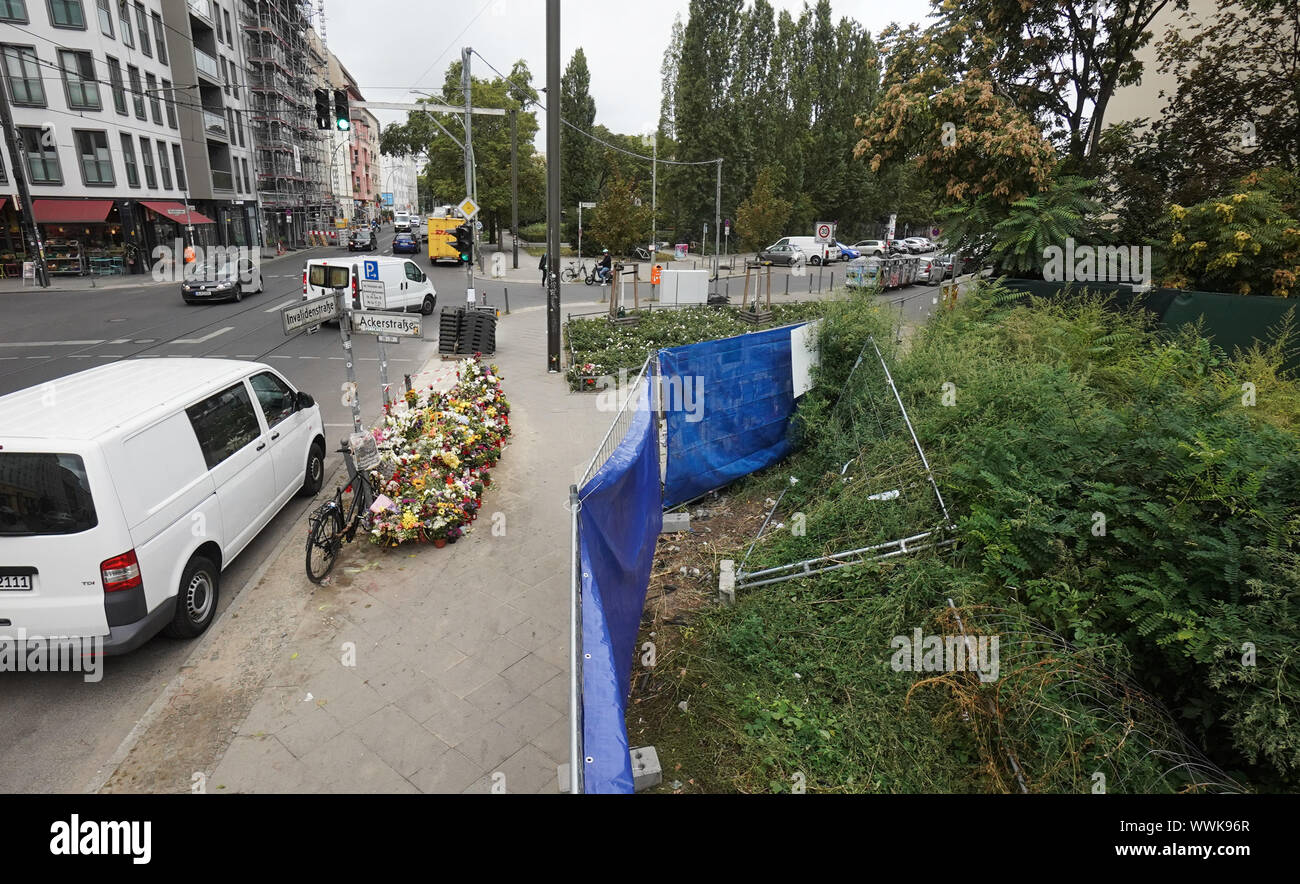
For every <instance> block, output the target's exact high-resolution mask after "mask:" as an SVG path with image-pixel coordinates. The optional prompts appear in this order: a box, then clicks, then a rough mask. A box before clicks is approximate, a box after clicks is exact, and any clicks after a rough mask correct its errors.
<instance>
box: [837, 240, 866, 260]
mask: <svg viewBox="0 0 1300 884" xmlns="http://www.w3.org/2000/svg"><path fill="white" fill-rule="evenodd" d="M835 245H836V247H838V248H839V250H840V258H841V259H843V260H845V261H852V260H854V259H855V258H861V257H862V253H861V252H859V251H858V250H857V249H855V248H853V247H852V246H846V245H845V244H844V243H842V242H836V243H835Z"/></svg>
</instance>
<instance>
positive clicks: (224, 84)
mask: <svg viewBox="0 0 1300 884" xmlns="http://www.w3.org/2000/svg"><path fill="white" fill-rule="evenodd" d="M221 88H222V89H225V90H226V94H227V95H229V94H230V69H229V68H228V67H226V57H225V56H224V55H223V56H221Z"/></svg>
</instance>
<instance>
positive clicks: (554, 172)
mask: <svg viewBox="0 0 1300 884" xmlns="http://www.w3.org/2000/svg"><path fill="white" fill-rule="evenodd" d="M560 104H561V101H560V0H546V252H547V261H546V370H547V371H550V372H558V371H559V370H560V273H559V261H560ZM571 764H577V759H576V753H575V758H574V759H571ZM571 773H572V775H573V776H574V777H575V778H576V777H577V775H578V771H576V770H574V771H571Z"/></svg>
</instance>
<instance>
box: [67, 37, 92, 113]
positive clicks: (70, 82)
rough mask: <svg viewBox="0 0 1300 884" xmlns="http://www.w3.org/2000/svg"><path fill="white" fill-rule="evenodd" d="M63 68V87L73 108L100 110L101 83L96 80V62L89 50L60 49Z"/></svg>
mask: <svg viewBox="0 0 1300 884" xmlns="http://www.w3.org/2000/svg"><path fill="white" fill-rule="evenodd" d="M59 66H60V67H61V68H63V87H64V89H65V90H66V92H67V96H68V107H69V108H70V109H72V110H99V109H100V104H99V84H98V83H96V82H95V63H94V61H93V60H92V59H91V57H90V53H89V52H69V51H68V50H66V49H60V50H59Z"/></svg>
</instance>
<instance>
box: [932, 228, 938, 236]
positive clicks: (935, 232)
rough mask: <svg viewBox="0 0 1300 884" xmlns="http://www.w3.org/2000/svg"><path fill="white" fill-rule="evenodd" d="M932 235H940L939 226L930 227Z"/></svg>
mask: <svg viewBox="0 0 1300 884" xmlns="http://www.w3.org/2000/svg"><path fill="white" fill-rule="evenodd" d="M930 235H931V236H938V235H939V228H937V227H931V228H930Z"/></svg>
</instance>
